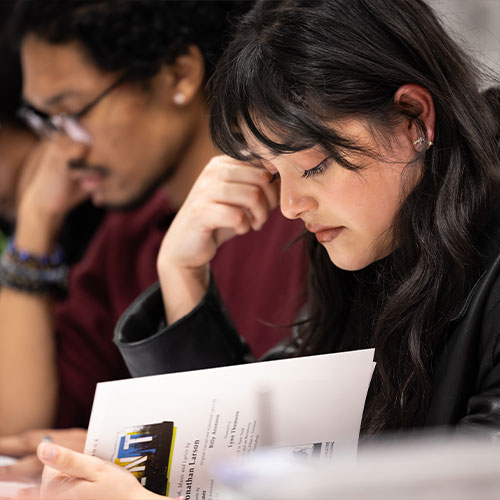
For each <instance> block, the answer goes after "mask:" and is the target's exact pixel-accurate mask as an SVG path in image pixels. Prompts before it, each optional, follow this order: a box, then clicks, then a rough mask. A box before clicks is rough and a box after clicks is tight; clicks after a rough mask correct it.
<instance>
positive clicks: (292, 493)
mask: <svg viewBox="0 0 500 500" xmlns="http://www.w3.org/2000/svg"><path fill="white" fill-rule="evenodd" d="M216 474H217V475H218V479H219V481H221V482H222V483H223V485H224V487H223V488H222V495H220V496H219V499H218V500H262V499H266V500H282V499H283V500H285V499H286V500H299V499H300V500H304V499H307V498H314V499H315V500H320V499H329V500H331V499H342V500H438V499H439V500H498V499H499V498H500V443H498V442H497V443H493V442H491V441H489V440H481V439H472V438H469V439H465V438H460V439H458V438H454V437H452V436H449V437H445V436H438V435H430V436H429V437H427V438H426V439H420V440H418V441H416V440H415V441H413V440H407V439H403V438H398V439H397V440H391V441H389V442H380V443H377V445H371V446H370V447H367V448H365V449H363V450H361V451H360V454H359V457H358V463H357V464H355V465H353V464H352V463H350V464H348V463H347V462H344V461H343V460H341V459H339V460H337V461H336V463H332V464H330V465H328V466H320V465H314V464H313V463H311V462H309V463H300V462H297V461H294V460H292V459H291V457H290V456H280V455H279V454H278V453H276V452H272V451H270V450H268V451H267V452H266V453H262V454H260V455H258V454H256V455H253V456H252V457H250V458H248V459H246V460H243V461H241V462H238V463H232V464H231V463H226V464H220V465H219V468H218V469H217V470H216Z"/></svg>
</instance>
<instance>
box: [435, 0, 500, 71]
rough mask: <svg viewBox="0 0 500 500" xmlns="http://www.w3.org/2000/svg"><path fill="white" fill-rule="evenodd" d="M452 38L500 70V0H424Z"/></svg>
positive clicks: (475, 55) (478, 57)
mask: <svg viewBox="0 0 500 500" xmlns="http://www.w3.org/2000/svg"><path fill="white" fill-rule="evenodd" d="M427 1H428V3H429V5H431V6H432V7H433V8H434V10H435V11H436V12H437V13H438V14H439V17H440V19H441V20H442V21H443V22H444V24H445V26H446V27H447V28H448V30H449V31H450V32H451V33H452V35H453V38H455V39H457V40H458V41H460V42H461V44H462V45H463V46H465V47H466V49H467V50H468V51H469V52H470V53H471V54H472V55H473V56H474V57H476V59H478V60H479V61H480V62H481V63H483V64H486V65H487V66H489V67H491V68H492V69H493V70H494V71H495V72H497V73H500V0H427Z"/></svg>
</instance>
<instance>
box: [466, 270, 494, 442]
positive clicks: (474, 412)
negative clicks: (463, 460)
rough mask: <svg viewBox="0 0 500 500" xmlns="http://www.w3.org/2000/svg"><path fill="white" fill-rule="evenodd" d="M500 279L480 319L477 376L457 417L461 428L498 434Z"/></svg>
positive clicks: (491, 434) (491, 292)
mask: <svg viewBox="0 0 500 500" xmlns="http://www.w3.org/2000/svg"><path fill="white" fill-rule="evenodd" d="M499 318H500V279H498V278H497V279H496V280H495V283H494V285H493V286H492V288H491V291H489V294H488V300H487V301H486V304H485V308H484V316H483V317H482V320H481V329H480V332H478V333H480V335H479V339H480V341H479V349H478V365H479V370H478V376H477V381H476V388H475V394H474V395H473V396H472V397H470V398H469V401H468V404H467V413H466V415H465V416H464V417H463V418H462V419H461V420H460V421H459V423H458V430H460V431H466V432H469V431H481V432H483V433H484V432H486V433H487V434H488V435H489V436H490V437H492V438H495V439H499V438H500V323H499Z"/></svg>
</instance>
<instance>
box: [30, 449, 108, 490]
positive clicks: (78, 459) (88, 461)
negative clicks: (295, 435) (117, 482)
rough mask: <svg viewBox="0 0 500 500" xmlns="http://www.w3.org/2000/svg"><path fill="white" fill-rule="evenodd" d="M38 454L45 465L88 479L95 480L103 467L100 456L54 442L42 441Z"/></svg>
mask: <svg viewBox="0 0 500 500" xmlns="http://www.w3.org/2000/svg"><path fill="white" fill-rule="evenodd" d="M37 454H38V458H39V459H40V460H41V461H42V462H43V463H44V464H45V465H48V466H49V467H51V468H53V469H56V470H58V471H59V472H64V473H65V474H69V475H70V476H73V477H78V478H81V479H85V480H87V481H95V480H96V479H97V477H98V475H99V472H100V470H101V468H102V462H101V460H99V459H98V458H95V457H90V456H88V455H83V454H82V453H78V452H76V451H72V450H69V449H68V448H63V447H62V446H57V445H56V444H53V443H40V444H39V445H38V449H37Z"/></svg>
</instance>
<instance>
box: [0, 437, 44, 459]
mask: <svg viewBox="0 0 500 500" xmlns="http://www.w3.org/2000/svg"><path fill="white" fill-rule="evenodd" d="M44 435H45V434H44V432H43V431H30V432H26V433H22V434H17V435H14V436H5V437H0V455H9V456H11V457H20V456H23V455H31V454H33V453H35V451H36V447H37V446H38V443H39V442H40V441H41V439H42V437H43V436H44Z"/></svg>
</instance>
